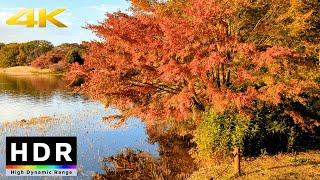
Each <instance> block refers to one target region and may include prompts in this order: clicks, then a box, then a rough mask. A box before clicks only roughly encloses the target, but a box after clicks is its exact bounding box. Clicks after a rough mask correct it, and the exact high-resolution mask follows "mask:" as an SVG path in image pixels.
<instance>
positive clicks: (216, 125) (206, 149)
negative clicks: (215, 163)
mask: <svg viewBox="0 0 320 180" xmlns="http://www.w3.org/2000/svg"><path fill="white" fill-rule="evenodd" d="M249 122H250V121H249V118H248V117H245V116H242V115H239V114H237V113H234V112H232V111H226V112H225V113H223V114H220V115H218V114H215V113H214V112H212V111H209V112H208V113H206V114H205V115H204V117H203V121H202V122H201V124H200V125H199V126H198V127H197V129H196V131H195V134H194V140H195V142H196V144H197V152H196V153H197V155H196V156H197V158H200V160H201V159H203V160H208V159H212V158H213V157H214V156H218V157H219V156H221V155H224V154H228V153H229V152H230V151H231V150H232V149H233V148H234V147H242V146H243V143H244V138H245V136H246V135H247V133H248V125H249Z"/></svg>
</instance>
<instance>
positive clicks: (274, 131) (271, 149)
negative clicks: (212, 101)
mask: <svg viewBox="0 0 320 180" xmlns="http://www.w3.org/2000/svg"><path fill="white" fill-rule="evenodd" d="M316 131H319V130H318V129H317V130H316ZM317 139H319V135H317V134H316V133H312V132H307V131H304V130H303V129H302V128H301V127H300V126H298V125H297V124H295V123H294V121H293V119H292V118H291V117H290V116H289V115H286V114H285V113H284V108H283V107H281V106H267V105H265V106H263V107H261V108H258V109H257V110H256V111H255V112H254V113H253V116H252V117H251V118H248V117H245V116H241V115H239V114H238V113H236V112H233V111H226V112H224V113H222V114H215V113H213V112H212V111H210V112H207V113H205V115H204V116H203V121H202V122H201V124H200V125H199V126H198V127H197V129H196V130H195V134H194V141H195V143H196V144H197V148H196V152H195V155H196V158H197V159H198V160H199V161H202V160H204V161H207V160H208V159H213V158H217V159H219V158H221V156H224V155H228V154H230V152H231V151H232V149H233V148H234V147H235V146H238V147H240V148H241V151H242V154H243V155H244V156H256V155H260V154H266V153H267V154H275V153H278V152H288V151H294V150H301V147H304V148H313V147H311V146H314V145H312V144H315V143H319V142H318V141H317ZM314 147H315V146H314Z"/></svg>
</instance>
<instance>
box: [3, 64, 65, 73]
mask: <svg viewBox="0 0 320 180" xmlns="http://www.w3.org/2000/svg"><path fill="white" fill-rule="evenodd" d="M0 73H3V74H9V75H35V74H54V75H61V74H62V73H61V72H55V71H53V70H51V69H40V68H35V67H31V66H15V67H8V68H0Z"/></svg>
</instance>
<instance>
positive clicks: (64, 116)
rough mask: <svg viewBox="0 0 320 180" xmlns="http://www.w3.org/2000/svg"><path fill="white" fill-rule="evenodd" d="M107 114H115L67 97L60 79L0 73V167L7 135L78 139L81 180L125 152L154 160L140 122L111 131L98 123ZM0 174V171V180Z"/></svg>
mask: <svg viewBox="0 0 320 180" xmlns="http://www.w3.org/2000/svg"><path fill="white" fill-rule="evenodd" d="M112 114H119V111H118V110H117V109H115V108H112V107H104V106H103V105H102V104H100V103H99V102H94V101H91V100H89V99H87V98H85V97H83V96H80V95H77V94H74V93H72V91H70V90H69V89H67V88H66V83H65V82H64V81H63V80H62V78H61V77H57V76H49V75H37V76H34V75H25V76H12V75H5V74H0V134H1V135H0V138H1V140H0V167H4V166H5V137H6V136H77V138H78V166H79V173H78V175H79V176H81V177H82V178H81V177H80V179H87V178H88V179H89V178H90V176H91V175H92V174H93V173H95V172H96V173H103V172H104V170H103V167H104V165H105V164H104V163H102V162H101V160H102V159H103V158H104V157H108V156H111V155H116V154H117V153H119V152H120V151H121V150H123V149H126V148H131V149H139V150H142V151H144V152H148V153H151V154H152V155H153V156H155V157H157V156H158V144H157V143H153V144H151V143H149V142H148V135H147V133H146V129H145V126H144V124H143V122H142V121H141V120H140V119H138V118H134V117H132V118H129V119H128V121H127V123H126V125H124V126H122V127H120V128H114V126H113V125H114V124H113V123H110V122H106V121H104V120H103V117H106V116H108V115H112ZM4 174H5V170H4V168H0V179H2V178H4V177H3V176H4Z"/></svg>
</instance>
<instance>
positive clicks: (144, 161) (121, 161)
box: [94, 133, 197, 180]
mask: <svg viewBox="0 0 320 180" xmlns="http://www.w3.org/2000/svg"><path fill="white" fill-rule="evenodd" d="M154 135H155V136H152V137H150V140H151V141H156V142H158V143H159V157H158V158H155V157H154V156H153V155H152V154H150V153H148V152H144V151H140V150H135V149H125V150H123V151H121V152H120V153H119V154H117V155H114V156H110V157H106V158H105V159H104V162H105V167H104V170H105V173H103V174H96V175H95V176H94V179H97V180H99V179H175V180H180V179H181V180H184V179H188V178H189V177H190V175H191V174H192V172H193V171H195V170H196V169H197V166H196V165H195V164H194V163H193V162H194V159H192V158H191V156H190V155H188V154H189V150H190V148H191V147H193V146H194V144H192V143H190V140H191V137H189V136H178V135H174V134H171V133H165V134H163V133H161V134H154Z"/></svg>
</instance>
